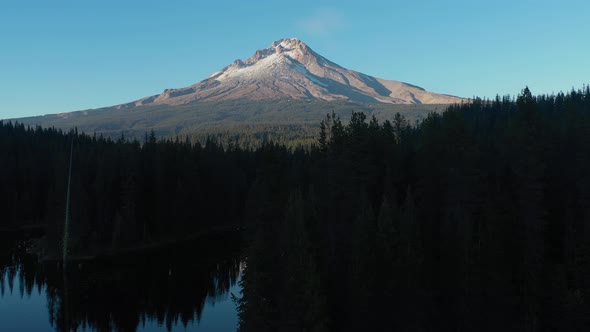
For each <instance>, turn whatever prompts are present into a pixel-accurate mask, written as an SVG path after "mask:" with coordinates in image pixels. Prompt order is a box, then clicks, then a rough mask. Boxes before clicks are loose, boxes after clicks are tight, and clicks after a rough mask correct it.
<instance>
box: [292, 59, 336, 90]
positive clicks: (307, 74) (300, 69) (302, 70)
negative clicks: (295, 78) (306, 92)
mask: <svg viewBox="0 0 590 332" xmlns="http://www.w3.org/2000/svg"><path fill="white" fill-rule="evenodd" d="M294 67H295V70H297V71H298V72H299V73H301V74H303V75H305V77H307V78H308V79H309V80H310V81H312V82H314V83H315V84H317V85H320V86H323V87H327V86H328V85H327V84H326V83H324V82H321V81H319V80H318V79H317V78H315V77H314V76H313V75H312V74H311V73H310V72H309V70H307V68H305V66H303V65H301V64H296V65H295V66H294Z"/></svg>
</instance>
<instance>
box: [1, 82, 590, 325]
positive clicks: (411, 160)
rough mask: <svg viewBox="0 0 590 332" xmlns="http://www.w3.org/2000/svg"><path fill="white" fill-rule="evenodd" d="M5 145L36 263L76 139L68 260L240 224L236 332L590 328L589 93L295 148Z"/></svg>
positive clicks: (25, 138)
mask: <svg viewBox="0 0 590 332" xmlns="http://www.w3.org/2000/svg"><path fill="white" fill-rule="evenodd" d="M0 138H1V139H0V153H1V154H2V155H1V156H0V170H2V171H1V172H0V204H2V206H1V208H2V211H4V214H5V216H6V218H3V219H2V221H1V222H2V223H3V224H4V225H12V226H14V225H18V224H20V223H28V222H32V221H44V222H45V223H46V225H47V239H48V241H47V242H48V248H53V249H48V250H49V251H51V250H54V251H56V250H58V248H59V238H60V234H61V233H62V232H63V230H62V229H61V227H63V226H62V224H63V211H64V204H65V203H64V198H65V183H66V175H67V166H66V165H67V159H68V155H69V146H70V145H69V143H70V142H71V140H72V139H74V156H75V157H74V162H73V164H74V168H73V178H74V179H78V180H77V181H75V182H74V184H73V185H72V190H73V194H72V198H73V202H72V211H71V213H72V225H73V226H72V228H73V230H72V234H74V235H73V238H74V239H77V243H76V244H75V245H74V246H73V248H74V249H72V250H75V251H77V252H93V251H95V250H98V249H100V248H106V247H109V248H121V247H125V246H130V245H133V244H138V243H146V242H147V243H149V242H151V241H157V240H159V239H164V238H175V237H181V236H183V235H185V234H190V233H193V232H198V231H199V230H201V231H202V230H207V229H212V228H214V227H218V226H220V225H236V224H239V225H242V226H245V227H246V229H247V230H248V231H247V237H248V240H249V241H248V242H249V248H248V254H247V257H248V258H247V268H246V272H245V275H244V277H243V279H242V286H243V294H242V296H241V297H239V298H236V301H237V304H238V309H239V314H240V330H241V331H301V330H307V331H328V330H334V331H342V330H425V331H429V330H480V331H497V330H508V331H554V330H558V331H578V330H585V329H587V327H588V326H589V324H590V321H589V318H588V317H590V310H589V309H590V308H589V305H588V296H589V294H590V173H589V172H588V170H587V169H588V166H590V89H589V88H588V87H585V88H584V89H581V90H572V91H570V92H568V93H559V94H556V95H540V96H534V95H533V94H532V93H531V92H530V91H529V89H528V88H527V89H524V90H523V91H522V92H521V93H520V94H519V95H518V96H517V97H516V98H512V97H510V96H505V97H497V98H495V99H494V100H485V99H479V98H475V99H473V100H472V101H471V102H470V103H466V104H461V105H453V106H450V107H449V108H448V109H447V110H446V111H444V112H443V113H440V114H439V113H431V114H430V115H429V116H428V117H426V118H425V119H423V120H422V121H420V122H418V123H416V124H414V123H412V124H410V123H409V122H408V121H407V120H406V119H405V118H404V117H403V116H401V115H399V114H398V115H396V116H395V117H394V118H392V119H390V120H385V121H382V122H379V121H377V119H376V118H374V117H372V118H369V119H368V118H367V116H366V115H365V114H364V113H362V112H353V113H352V115H351V117H350V119H349V120H348V121H342V120H341V119H340V118H339V117H338V116H336V115H335V114H334V113H332V114H329V115H328V116H327V117H326V118H325V119H324V120H323V121H322V123H321V125H320V130H319V134H318V137H317V143H316V144H314V145H311V146H307V147H305V148H303V147H290V148H287V147H286V146H285V145H282V144H276V143H272V142H270V141H268V142H266V141H264V142H262V144H261V146H260V147H258V148H256V149H253V148H243V147H241V146H240V145H239V144H220V143H218V142H216V141H215V140H207V141H206V142H205V143H204V144H192V143H191V142H190V141H188V140H185V141H181V140H179V139H176V140H174V139H161V140H158V139H157V138H156V137H155V135H153V133H152V134H151V135H146V137H145V138H144V140H143V142H139V141H129V140H126V139H125V138H121V139H120V140H117V141H113V140H109V139H104V138H101V137H95V136H94V137H90V136H87V135H83V134H79V133H77V132H75V131H73V132H69V133H64V132H60V131H59V130H55V129H41V128H35V129H31V128H25V127H24V126H22V125H13V124H6V123H0ZM74 225H75V226H74ZM195 254H198V253H195Z"/></svg>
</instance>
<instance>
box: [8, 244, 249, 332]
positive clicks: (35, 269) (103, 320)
mask: <svg viewBox="0 0 590 332" xmlns="http://www.w3.org/2000/svg"><path fill="white" fill-rule="evenodd" d="M3 247H4V248H0V280H2V282H0V292H1V296H2V297H4V296H5V295H6V294H9V293H12V292H16V291H18V293H19V294H20V296H21V297H23V296H26V297H29V298H30V297H31V295H34V294H35V293H41V292H42V291H45V294H46V299H47V317H46V319H48V320H49V323H50V325H51V326H52V327H53V329H55V330H58V331H76V330H78V331H80V330H86V329H88V328H89V329H91V330H97V331H112V330H118V331H136V330H137V329H138V327H142V326H144V324H145V323H146V322H147V323H150V322H157V323H158V325H162V326H164V327H165V328H166V329H167V330H171V329H172V328H173V327H174V326H177V325H179V324H181V325H182V326H184V327H187V326H189V325H198V323H199V321H200V320H201V318H202V314H203V309H204V308H205V307H206V306H207V305H211V304H214V303H215V302H216V301H217V300H218V299H220V298H222V299H227V295H228V294H227V293H228V291H229V290H230V287H232V286H235V285H236V282H237V280H238V278H239V276H240V272H241V270H242V269H241V267H242V265H241V263H240V262H241V261H242V257H241V243H240V240H239V235H232V236H227V235H223V237H221V236H217V237H212V238H208V239H201V240H200V241H199V242H198V243H196V244H195V243H193V244H190V245H188V244H187V245H183V246H176V247H174V248H168V249H166V250H158V251H157V252H153V253H150V254H145V253H144V254H129V255H126V256H125V257H117V258H113V257H105V258H102V259H98V260H96V261H93V262H91V263H88V262H85V263H75V264H69V265H68V268H67V271H65V273H64V271H63V269H62V268H61V266H60V265H59V264H56V263H51V264H38V262H37V261H36V258H35V257H34V256H32V255H27V254H24V246H23V245H22V243H21V244H19V245H16V246H15V245H14V242H13V243H12V247H10V248H8V247H7V246H6V245H3ZM15 281H16V282H15ZM15 284H17V285H18V290H15V289H14V286H15ZM234 313H235V309H234ZM0 326H2V322H0Z"/></svg>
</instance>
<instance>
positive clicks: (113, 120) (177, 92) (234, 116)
mask: <svg viewBox="0 0 590 332" xmlns="http://www.w3.org/2000/svg"><path fill="white" fill-rule="evenodd" d="M462 101H466V99H462V98H459V97H454V96H449V95H444V94H437V93H432V92H428V91H426V90H424V89H422V88H419V87H417V86H414V85H411V84H407V83H403V82H399V81H391V80H384V79H380V78H375V77H372V76H369V75H365V74H362V73H359V72H356V71H354V70H349V69H346V68H343V67H341V66H339V65H337V64H335V63H334V62H331V61H330V60H327V59H326V58H324V57H322V56H321V55H319V54H317V53H316V52H314V51H313V50H312V49H311V48H309V47H308V46H307V45H306V44H305V43H303V42H302V41H300V40H298V39H295V38H290V39H281V40H277V41H276V42H274V43H272V44H271V45H270V46H269V47H268V48H265V49H262V50H258V51H256V52H255V53H254V55H253V56H252V57H251V58H249V59H247V60H245V61H242V60H236V61H235V62H234V63H232V64H231V65H229V66H227V67H225V68H223V69H221V70H220V71H218V72H215V73H213V74H212V75H210V76H209V77H208V78H206V79H205V80H203V81H201V82H198V83H196V84H194V85H191V86H188V87H184V88H179V89H166V90H164V92H162V93H160V94H158V95H154V96H150V97H146V98H142V99H139V100H136V101H133V102H130V103H125V104H120V105H115V106H109V107H103V108H98V109H91V110H82V111H77V112H67V113H60V114H49V115H44V116H37V117H29V118H20V119H12V120H16V121H18V122H19V123H22V124H25V125H31V126H35V125H40V126H43V127H55V128H61V129H64V130H69V129H71V128H73V127H77V128H78V130H80V131H83V132H86V133H90V134H92V133H98V134H102V135H105V136H109V137H114V138H116V137H120V136H121V134H124V135H125V136H126V137H138V138H141V137H143V136H144V134H145V133H146V132H148V131H151V130H153V131H154V132H155V133H156V135H158V136H168V137H170V136H176V135H178V136H190V137H194V138H195V139H202V138H203V137H204V135H209V134H211V135H220V134H221V135H225V136H224V137H227V136H228V135H230V134H231V135H234V136H235V135H236V134H240V135H242V134H243V133H244V132H248V133H249V135H251V136H253V137H256V139H255V140H258V139H259V138H261V137H263V138H264V137H273V139H276V137H277V136H276V135H277V132H278V131H282V132H283V134H285V133H286V134H285V135H287V136H289V137H293V136H297V137H298V138H302V139H305V140H310V139H313V138H314V137H315V136H314V135H315V134H316V133H317V127H318V124H319V122H320V121H321V120H323V119H324V117H325V116H326V113H330V112H333V111H334V112H336V114H337V115H338V116H340V117H341V118H343V119H344V120H345V119H346V118H348V117H349V116H350V114H351V112H352V111H362V112H365V113H367V114H368V115H370V116H371V115H374V116H376V117H377V119H379V120H384V119H391V118H393V116H394V115H395V113H398V112H399V113H401V114H402V115H404V116H405V117H406V118H407V119H409V120H410V121H411V122H412V123H413V121H415V120H419V119H421V118H423V117H424V116H426V115H427V114H428V113H430V112H439V111H442V110H444V109H445V108H446V106H447V105H448V104H453V103H460V102H462ZM296 131H299V132H300V134H296V135H293V132H296Z"/></svg>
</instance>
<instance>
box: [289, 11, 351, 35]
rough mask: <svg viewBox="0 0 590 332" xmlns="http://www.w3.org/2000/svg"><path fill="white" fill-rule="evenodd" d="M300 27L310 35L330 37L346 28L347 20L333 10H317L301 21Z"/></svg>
mask: <svg viewBox="0 0 590 332" xmlns="http://www.w3.org/2000/svg"><path fill="white" fill-rule="evenodd" d="M298 25H299V27H300V28H302V29H303V30H304V31H305V32H307V33H309V34H310V35H329V34H332V33H334V32H337V31H339V30H342V29H343V28H345V27H346V25H347V24H346V18H345V17H344V15H342V13H340V12H339V11H337V10H335V9H332V8H321V9H316V10H315V11H314V12H312V13H311V15H309V16H308V17H305V18H303V19H302V20H301V21H299V24H298Z"/></svg>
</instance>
